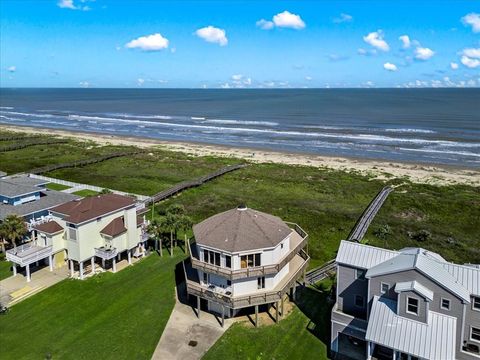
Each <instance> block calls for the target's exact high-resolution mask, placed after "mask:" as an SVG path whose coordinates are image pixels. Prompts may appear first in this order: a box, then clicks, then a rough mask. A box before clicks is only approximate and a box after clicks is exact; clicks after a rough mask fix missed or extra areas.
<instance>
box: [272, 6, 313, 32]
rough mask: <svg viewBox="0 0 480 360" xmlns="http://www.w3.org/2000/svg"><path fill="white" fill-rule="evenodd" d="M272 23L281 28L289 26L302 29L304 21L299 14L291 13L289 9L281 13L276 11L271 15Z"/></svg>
mask: <svg viewBox="0 0 480 360" xmlns="http://www.w3.org/2000/svg"><path fill="white" fill-rule="evenodd" d="M273 23H274V24H275V26H276V27H283V28H290V29H296V30H300V29H304V28H305V22H304V21H303V20H302V18H301V17H300V16H299V15H296V14H292V13H291V12H289V11H286V10H285V11H284V12H282V13H278V14H277V15H275V16H274V17H273Z"/></svg>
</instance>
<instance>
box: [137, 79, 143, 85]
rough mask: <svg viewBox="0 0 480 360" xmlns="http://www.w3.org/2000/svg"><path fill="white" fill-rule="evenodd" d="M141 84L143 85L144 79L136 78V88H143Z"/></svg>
mask: <svg viewBox="0 0 480 360" xmlns="http://www.w3.org/2000/svg"><path fill="white" fill-rule="evenodd" d="M143 84H145V79H142V78H138V79H137V86H143Z"/></svg>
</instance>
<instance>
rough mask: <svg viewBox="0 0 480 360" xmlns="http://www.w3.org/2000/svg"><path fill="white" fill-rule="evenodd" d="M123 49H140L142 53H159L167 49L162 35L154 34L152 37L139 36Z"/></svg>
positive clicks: (166, 41)
mask: <svg viewBox="0 0 480 360" xmlns="http://www.w3.org/2000/svg"><path fill="white" fill-rule="evenodd" d="M125 47H127V48H129V49H141V50H144V51H159V50H162V49H166V48H167V47H168V39H167V38H164V37H163V36H162V34H160V33H156V34H152V35H146V36H140V37H139V38H137V39H134V40H132V41H130V42H128V43H127V44H125Z"/></svg>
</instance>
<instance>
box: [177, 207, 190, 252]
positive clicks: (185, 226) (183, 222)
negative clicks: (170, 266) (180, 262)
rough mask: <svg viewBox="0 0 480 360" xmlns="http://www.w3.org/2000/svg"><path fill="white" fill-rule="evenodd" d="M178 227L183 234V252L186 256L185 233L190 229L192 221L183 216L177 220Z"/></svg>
mask: <svg viewBox="0 0 480 360" xmlns="http://www.w3.org/2000/svg"><path fill="white" fill-rule="evenodd" d="M179 226H180V229H182V231H183V234H184V236H185V252H186V253H187V254H188V246H187V231H189V230H190V229H191V228H192V226H193V221H192V219H191V218H190V217H189V216H187V215H183V216H182V217H180V219H179Z"/></svg>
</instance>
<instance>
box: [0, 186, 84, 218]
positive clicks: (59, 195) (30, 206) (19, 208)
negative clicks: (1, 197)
mask: <svg viewBox="0 0 480 360" xmlns="http://www.w3.org/2000/svg"><path fill="white" fill-rule="evenodd" d="M40 190H41V195H42V196H41V197H40V199H38V200H35V201H32V202H29V203H26V204H21V205H16V206H13V205H6V204H2V203H0V220H3V219H4V218H5V217H6V216H7V215H10V214H17V215H20V216H26V215H30V214H33V213H37V212H40V211H44V210H48V209H51V208H52V207H54V206H57V205H60V204H63V203H65V202H67V201H71V200H74V199H79V198H80V197H79V196H77V195H73V194H68V193H64V192H60V191H55V190H44V189H40Z"/></svg>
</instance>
